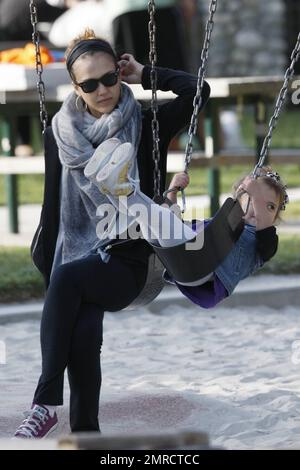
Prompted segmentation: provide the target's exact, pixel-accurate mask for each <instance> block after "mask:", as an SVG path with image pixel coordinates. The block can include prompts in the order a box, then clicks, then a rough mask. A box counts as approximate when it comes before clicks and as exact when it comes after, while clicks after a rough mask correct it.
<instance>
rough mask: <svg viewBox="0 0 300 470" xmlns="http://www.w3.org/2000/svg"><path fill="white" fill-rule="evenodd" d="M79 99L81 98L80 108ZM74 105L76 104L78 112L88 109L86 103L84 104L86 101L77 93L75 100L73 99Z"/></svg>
mask: <svg viewBox="0 0 300 470" xmlns="http://www.w3.org/2000/svg"><path fill="white" fill-rule="evenodd" d="M79 100H81V101H80V103H81V109H80V106H79ZM75 106H76V109H77V111H79V112H84V111H87V109H88V105H87V104H86V102H85V101H84V100H83V99H82V98H81V96H79V95H77V98H76V101H75Z"/></svg>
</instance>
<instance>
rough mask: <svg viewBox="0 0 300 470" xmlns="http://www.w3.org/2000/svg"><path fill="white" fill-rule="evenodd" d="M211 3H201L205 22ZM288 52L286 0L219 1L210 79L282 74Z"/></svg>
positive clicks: (202, 17)
mask: <svg viewBox="0 0 300 470" xmlns="http://www.w3.org/2000/svg"><path fill="white" fill-rule="evenodd" d="M209 3H210V2H209V0H198V8H199V15H200V19H202V20H200V21H201V22H203V21H206V19H207V17H208V8H209ZM295 40H296V38H295ZM286 50H287V44H286V39H285V4H284V0H219V2H218V9H217V12H216V14H215V26H214V29H213V33H212V44H211V49H210V52H209V65H208V70H207V76H210V77H213V76H215V77H218V76H223V77H226V76H227V77H230V76H249V75H282V73H283V72H284V70H285V68H286V60H287V57H286V55H287V52H286Z"/></svg>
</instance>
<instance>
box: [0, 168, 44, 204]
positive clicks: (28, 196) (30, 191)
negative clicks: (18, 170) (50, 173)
mask: <svg viewBox="0 0 300 470" xmlns="http://www.w3.org/2000/svg"><path fill="white" fill-rule="evenodd" d="M43 191H44V176H43V175H20V176H18V192H19V202H20V204H41V202H42V199H43ZM6 203H7V202H6V190H5V176H0V206H3V205H5V204H6Z"/></svg>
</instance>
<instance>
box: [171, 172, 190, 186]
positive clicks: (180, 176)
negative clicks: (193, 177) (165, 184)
mask: <svg viewBox="0 0 300 470" xmlns="http://www.w3.org/2000/svg"><path fill="white" fill-rule="evenodd" d="M189 182H190V177H189V175H188V174H187V173H185V172H184V171H182V172H181V173H176V174H175V175H174V176H173V178H172V180H171V183H170V185H169V189H171V188H178V190H177V191H179V188H182V189H185V188H186V187H187V186H188V184H189Z"/></svg>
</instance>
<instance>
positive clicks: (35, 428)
mask: <svg viewBox="0 0 300 470" xmlns="http://www.w3.org/2000/svg"><path fill="white" fill-rule="evenodd" d="M57 425H58V422H57V414H56V413H54V415H53V416H51V415H50V413H49V410H48V409H47V408H46V407H45V406H42V405H35V404H33V405H32V408H31V410H30V411H29V412H28V415H27V417H26V419H24V421H23V422H22V423H21V424H20V426H19V427H18V429H17V430H16V432H15V437H18V438H23V439H42V438H44V437H47V436H48V435H49V434H50V433H51V432H52V431H54V430H55V429H56V428H57Z"/></svg>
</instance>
